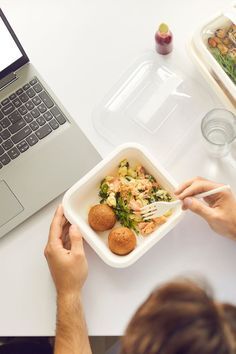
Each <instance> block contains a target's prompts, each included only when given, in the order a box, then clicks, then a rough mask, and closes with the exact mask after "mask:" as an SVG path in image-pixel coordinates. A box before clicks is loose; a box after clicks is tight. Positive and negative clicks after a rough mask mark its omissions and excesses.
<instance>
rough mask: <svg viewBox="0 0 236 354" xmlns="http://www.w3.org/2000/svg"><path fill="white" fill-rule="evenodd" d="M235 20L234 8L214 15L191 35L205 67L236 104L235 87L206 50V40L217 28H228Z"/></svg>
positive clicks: (235, 7)
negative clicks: (208, 68)
mask: <svg viewBox="0 0 236 354" xmlns="http://www.w3.org/2000/svg"><path fill="white" fill-rule="evenodd" d="M235 18H236V6H235V5H233V6H232V7H231V8H229V9H226V10H225V11H223V12H221V13H218V14H216V15H214V16H213V17H212V18H210V19H209V20H208V21H206V22H205V23H204V24H202V25H201V26H200V27H199V28H198V29H197V31H196V32H195V33H194V35H193V44H194V45H195V47H196V49H197V50H198V52H199V54H200V55H201V57H202V58H203V60H204V62H205V65H206V66H208V67H210V69H211V71H212V72H213V75H214V76H216V77H217V78H218V80H219V81H220V82H221V84H222V86H224V89H225V90H226V91H228V93H229V95H231V99H232V101H233V103H234V105H235V104H236V85H235V84H234V82H233V81H232V80H231V79H230V77H229V76H228V75H227V74H226V72H225V71H224V69H223V68H222V67H221V66H220V64H219V63H218V62H217V60H216V59H215V58H214V56H213V55H212V53H211V52H210V50H209V48H208V38H209V37H211V36H212V34H214V33H215V31H216V30H217V29H218V28H224V27H227V26H229V25H230V24H231V23H232V22H234V21H232V20H233V19H235Z"/></svg>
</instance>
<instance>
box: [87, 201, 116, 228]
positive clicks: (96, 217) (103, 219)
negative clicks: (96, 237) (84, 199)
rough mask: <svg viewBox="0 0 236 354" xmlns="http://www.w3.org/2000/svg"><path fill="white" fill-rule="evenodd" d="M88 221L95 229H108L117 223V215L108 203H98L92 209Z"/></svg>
mask: <svg viewBox="0 0 236 354" xmlns="http://www.w3.org/2000/svg"><path fill="white" fill-rule="evenodd" d="M88 222H89V225H90V226H91V228H92V229H93V230H95V231H106V230H110V229H112V228H113V226H114V225H115V223H116V215H115V213H114V211H113V210H112V208H110V207H109V206H108V205H107V204H97V205H94V206H93V207H92V208H91V209H90V211H89V214H88Z"/></svg>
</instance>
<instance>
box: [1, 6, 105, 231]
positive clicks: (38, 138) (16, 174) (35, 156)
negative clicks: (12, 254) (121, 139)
mask: <svg viewBox="0 0 236 354" xmlns="http://www.w3.org/2000/svg"><path fill="white" fill-rule="evenodd" d="M0 48H1V55H0V237H2V236H3V235H5V234H6V233H7V232H9V231H10V230H12V229H13V228H14V227H16V226H17V225H19V224H20V223H21V222H23V221H24V220H25V219H27V218H28V217H29V216H30V215H32V214H34V213H35V212H36V211H38V210H39V209H40V208H42V207H43V206H45V205H46V204H47V203H49V202H50V201H51V200H53V199H54V198H55V197H57V196H58V195H59V194H61V193H62V192H64V191H65V190H66V189H68V188H69V187H70V186H71V185H72V184H73V183H74V182H76V181H77V180H78V179H79V178H80V177H82V176H83V175H84V174H85V173H86V172H88V171H89V170H90V169H91V168H92V167H93V166H94V165H95V164H97V163H98V162H99V161H100V159H101V157H100V155H99V154H98V152H97V151H96V150H95V148H94V147H93V146H92V144H91V143H90V142H89V141H88V139H87V138H86V137H85V136H84V134H83V133H82V131H81V130H80V129H79V127H78V126H77V125H76V123H75V122H74V120H73V119H72V117H71V116H70V115H69V114H68V112H67V111H66V110H65V108H64V107H63V105H62V104H61V103H60V101H59V100H58V99H57V98H56V97H55V95H54V94H53V92H52V90H51V89H50V88H49V87H48V86H47V84H46V83H45V82H44V80H43V79H42V77H41V76H40V75H39V73H38V72H37V71H36V69H35V68H34V67H33V65H32V64H31V63H30V61H29V58H28V56H27V55H26V53H25V51H24V49H23V48H22V46H21V44H20V42H19V40H18V39H17V37H16V35H15V33H14V32H13V30H12V28H11V26H10V24H9V23H8V21H7V19H6V17H5V16H4V14H3V12H2V10H0Z"/></svg>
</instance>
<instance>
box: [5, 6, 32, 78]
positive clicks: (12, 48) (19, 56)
mask: <svg viewBox="0 0 236 354" xmlns="http://www.w3.org/2000/svg"><path fill="white" fill-rule="evenodd" d="M0 52H1V55H0V79H2V78H3V77H5V76H6V75H8V74H10V73H11V72H14V71H16V70H17V69H19V68H20V67H21V66H22V65H24V64H25V63H27V62H28V61H29V59H28V57H27V55H26V53H25V51H24V49H23V48H22V46H21V44H20V42H19V41H18V39H17V37H16V35H15V33H14V32H13V30H12V28H11V27H10V24H9V23H8V21H7V19H6V17H5V16H4V14H3V12H2V10H1V9H0Z"/></svg>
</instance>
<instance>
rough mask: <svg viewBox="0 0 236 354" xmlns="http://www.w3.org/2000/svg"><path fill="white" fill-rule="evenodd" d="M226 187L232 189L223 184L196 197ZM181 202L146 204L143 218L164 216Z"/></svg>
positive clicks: (222, 189) (201, 196) (143, 209)
mask: <svg viewBox="0 0 236 354" xmlns="http://www.w3.org/2000/svg"><path fill="white" fill-rule="evenodd" d="M226 189H230V186H229V185H228V184H227V185H224V186H221V187H217V188H214V189H211V190H210V191H207V192H203V193H200V194H196V195H194V197H195V198H198V199H199V198H205V197H209V196H210V195H213V194H216V193H219V192H222V191H224V190H226ZM181 204H182V201H181V200H180V199H178V200H175V201H173V202H154V203H151V204H148V205H146V206H144V207H143V208H141V209H140V211H141V215H142V217H143V220H145V221H146V220H149V219H153V218H157V217H159V216H162V215H163V214H165V213H166V212H167V211H168V210H170V209H173V208H176V207H177V206H178V205H181Z"/></svg>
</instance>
